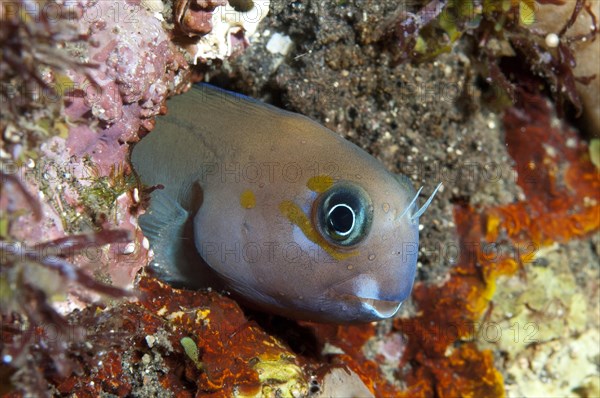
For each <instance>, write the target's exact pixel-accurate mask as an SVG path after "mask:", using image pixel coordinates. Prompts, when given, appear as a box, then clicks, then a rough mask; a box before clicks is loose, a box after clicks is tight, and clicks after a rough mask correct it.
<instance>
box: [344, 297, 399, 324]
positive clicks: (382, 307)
mask: <svg viewBox="0 0 600 398" xmlns="http://www.w3.org/2000/svg"><path fill="white" fill-rule="evenodd" d="M354 297H356V299H357V300H358V301H360V302H361V303H362V304H363V306H364V307H366V308H367V309H368V310H369V311H370V312H372V313H373V314H375V315H376V316H377V317H378V318H380V319H386V318H391V317H393V316H394V315H396V313H397V312H398V310H399V309H400V306H401V305H402V301H386V300H375V299H372V298H364V297H358V296H354Z"/></svg>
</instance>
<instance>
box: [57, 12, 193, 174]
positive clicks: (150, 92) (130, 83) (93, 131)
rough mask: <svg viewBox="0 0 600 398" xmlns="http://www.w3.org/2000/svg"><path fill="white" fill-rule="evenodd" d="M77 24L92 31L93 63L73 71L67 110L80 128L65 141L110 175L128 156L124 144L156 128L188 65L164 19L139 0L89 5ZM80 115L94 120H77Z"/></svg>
mask: <svg viewBox="0 0 600 398" xmlns="http://www.w3.org/2000/svg"><path fill="white" fill-rule="evenodd" d="M79 23H80V24H81V26H82V29H83V30H87V31H89V32H90V36H89V40H88V43H89V53H88V54H87V57H88V61H89V62H90V63H91V64H92V65H94V66H95V67H94V68H92V69H91V70H90V72H89V77H88V76H85V75H82V74H81V73H78V71H70V77H71V78H72V80H73V82H74V87H75V90H73V92H72V94H73V95H71V96H70V97H69V103H68V105H67V108H66V114H67V116H69V117H71V118H73V119H74V120H75V122H76V126H75V127H73V128H71V130H70V132H69V138H68V140H67V145H68V147H69V149H70V151H71V153H72V154H73V155H75V156H78V157H81V156H83V155H86V154H89V155H90V156H91V158H92V160H93V161H94V162H95V164H96V165H97V166H98V167H100V169H101V170H102V171H104V173H108V171H109V169H110V167H111V166H112V165H114V164H117V163H120V162H124V160H125V159H126V156H127V153H128V146H127V145H125V144H126V143H128V142H134V141H137V139H138V133H139V132H140V130H142V131H149V130H151V129H152V124H153V119H152V118H153V117H154V116H156V115H158V114H159V113H160V112H161V108H162V107H163V104H164V101H165V99H166V98H167V96H168V95H169V94H172V93H173V92H174V91H176V90H178V89H179V87H177V86H178V84H182V82H183V81H184V80H185V78H184V74H185V71H186V70H187V64H186V62H185V59H184V57H183V55H182V54H181V53H180V52H179V50H178V49H177V48H176V47H175V45H174V44H173V43H172V42H171V41H170V39H169V37H168V34H167V32H166V31H165V30H164V29H163V27H162V22H161V21H160V20H159V19H157V18H156V17H155V16H154V15H153V14H152V13H151V12H150V11H148V10H146V9H145V8H143V7H142V6H141V5H140V4H139V3H138V2H125V1H99V2H97V3H94V4H90V5H88V8H85V12H84V16H83V18H81V19H80V20H79ZM90 78H91V79H90ZM82 119H84V120H85V119H88V120H89V121H90V122H92V123H77V120H82ZM93 122H96V123H95V124H94V123H93Z"/></svg>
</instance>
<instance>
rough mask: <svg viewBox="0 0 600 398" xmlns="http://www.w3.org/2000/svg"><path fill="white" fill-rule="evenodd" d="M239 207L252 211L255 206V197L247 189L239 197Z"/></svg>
mask: <svg viewBox="0 0 600 398" xmlns="http://www.w3.org/2000/svg"><path fill="white" fill-rule="evenodd" d="M240 205H242V207H243V208H244V209H252V208H253V207H254V206H256V196H254V192H252V191H251V190H249V189H246V190H245V191H244V192H242V194H241V195H240Z"/></svg>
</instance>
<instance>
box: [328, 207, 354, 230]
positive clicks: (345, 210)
mask: <svg viewBox="0 0 600 398" xmlns="http://www.w3.org/2000/svg"><path fill="white" fill-rule="evenodd" d="M327 221H328V223H329V225H330V226H331V228H332V229H333V230H334V231H336V232H337V233H339V234H344V235H345V234H347V233H348V232H350V231H351V230H352V226H353V224H354V212H353V211H352V209H350V208H349V207H348V206H345V205H338V206H336V207H334V208H333V209H331V211H330V212H329V219H328V220H327Z"/></svg>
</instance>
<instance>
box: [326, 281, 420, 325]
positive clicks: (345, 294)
mask: <svg viewBox="0 0 600 398" xmlns="http://www.w3.org/2000/svg"><path fill="white" fill-rule="evenodd" d="M412 285H413V283H412V280H411V281H410V283H405V284H397V285H396V286H395V289H394V291H383V290H382V287H381V285H380V284H379V283H378V282H377V281H376V280H375V279H373V278H371V277H370V276H369V275H367V274H361V275H358V276H356V277H354V278H352V279H349V280H346V281H343V282H340V283H338V284H336V285H335V286H333V287H332V288H331V289H329V295H330V297H333V298H335V299H336V300H338V301H341V302H344V303H346V304H347V305H348V306H350V307H353V310H354V311H356V318H357V319H359V320H365V321H373V320H380V319H387V318H391V317H393V316H394V315H396V313H398V310H399V309H400V306H401V305H402V302H403V301H404V300H406V298H407V297H408V296H409V294H410V291H411V289H412Z"/></svg>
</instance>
